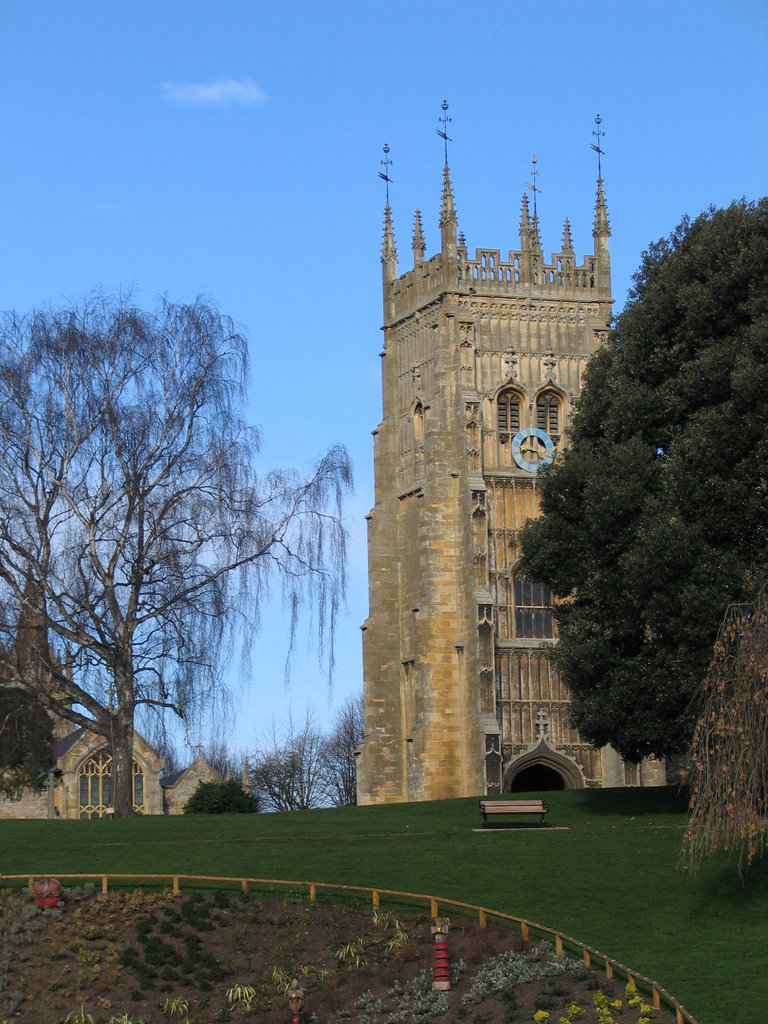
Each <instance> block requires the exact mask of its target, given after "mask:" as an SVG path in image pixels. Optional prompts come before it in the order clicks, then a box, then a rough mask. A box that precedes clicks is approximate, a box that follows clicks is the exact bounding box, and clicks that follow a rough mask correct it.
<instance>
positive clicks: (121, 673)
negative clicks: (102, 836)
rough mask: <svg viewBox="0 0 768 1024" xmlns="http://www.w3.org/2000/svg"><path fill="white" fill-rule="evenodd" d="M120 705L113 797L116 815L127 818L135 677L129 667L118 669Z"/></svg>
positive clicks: (114, 748)
mask: <svg viewBox="0 0 768 1024" xmlns="http://www.w3.org/2000/svg"><path fill="white" fill-rule="evenodd" d="M115 689H116V691H117V709H116V710H115V712H114V715H113V718H112V801H113V805H114V808H115V817H117V818H128V817H131V816H132V815H134V814H135V813H136V812H135V811H134V809H133V713H134V700H133V678H132V675H131V672H130V670H129V669H127V668H116V669H115Z"/></svg>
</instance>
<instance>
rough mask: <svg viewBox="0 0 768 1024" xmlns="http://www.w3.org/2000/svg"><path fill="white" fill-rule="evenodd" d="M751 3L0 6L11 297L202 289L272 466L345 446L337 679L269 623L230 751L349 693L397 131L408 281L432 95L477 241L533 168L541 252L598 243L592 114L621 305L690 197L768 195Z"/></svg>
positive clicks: (4, 231) (767, 16)
mask: <svg viewBox="0 0 768 1024" xmlns="http://www.w3.org/2000/svg"><path fill="white" fill-rule="evenodd" d="M766 54H768V6H766V4H765V3H764V2H763V0H754V2H751V0H730V2H725V0H723V2H716V0H699V2H691V0H681V2H677V3H674V2H672V3H670V2H669V0H667V2H665V3H660V2H657V0H650V2H646V3H644V4H625V3H622V2H620V0H614V2H612V3H611V2H605V0H593V2H591V3H588V4H575V3H573V2H562V0H550V2H549V3H547V4H528V5H522V4H496V5H488V4H483V5H479V4H478V5H472V4H469V3H467V2H466V0H462V2H456V0H442V2H439V3H438V2H433V0H417V2H413V0H410V2H403V0H391V2H389V3H386V4H384V3H374V2H368V0H356V2H347V0H339V2H336V0H328V2H326V3H319V2H318V3H315V2H309V0H296V2H294V3H292V4H291V3H276V2H269V3H266V2H258V0H252V2H246V0H216V2H208V0H159V2H158V0H151V2H150V0H110V2H109V3H105V2H104V0H82V2H76V0H48V2H40V0H0V115H1V116H2V140H3V147H2V149H3V159H2V164H1V165H0V167H1V169H0V181H1V182H2V187H1V188H0V244H1V245H2V249H3V257H4V258H3V260H2V273H0V309H17V310H19V311H28V310H30V309H32V308H33V307H35V306H36V305H40V304H48V303H51V302H52V303H54V304H60V303H62V302H65V301H69V300H77V299H78V298H79V297H81V296H82V295H84V294H85V293H86V292H88V291H90V290H92V289H93V288H96V287H101V288H105V289H107V290H115V289H126V288H132V289H133V291H134V294H135V296H136V298H137V300H138V301H139V302H140V303H142V304H144V305H149V306H151V305H153V304H154V301H155V298H156V297H157V296H158V295H159V294H168V295H169V297H171V298H172V299H174V300H178V301H184V300H187V299H192V298H194V297H195V296H196V295H198V294H201V293H202V294H205V295H207V296H208V297H210V298H211V299H213V300H214V301H215V302H216V303H217V304H218V306H219V307H220V308H221V309H222V310H223V311H224V312H225V313H228V314H229V315H230V316H232V317H233V318H234V319H235V320H236V322H238V323H239V324H241V325H242V327H243V329H244V331H245V332H246V334H247V336H248V338H249V340H250V347H251V366H252V382H251V388H250V416H251V418H252V420H253V421H254V422H257V423H260V424H261V425H262V428H263V441H264V443H263V449H262V455H261V461H262V466H263V467H264V468H267V467H270V466H286V467H287V466H294V467H297V468H308V467H310V466H311V464H312V462H313V460H314V459H315V458H316V457H317V456H319V455H320V454H321V452H322V451H324V450H325V449H326V448H327V447H328V446H329V445H330V444H333V443H335V442H341V443H343V444H345V445H346V446H347V448H348V449H349V451H350V453H351V456H352V459H353V463H354V467H355V477H356V491H355V495H354V497H353V499H352V500H351V501H350V503H349V509H348V512H349V529H350V535H351V586H350V593H349V608H348V613H347V614H346V615H345V616H344V618H343V621H342V622H341V625H340V629H339V636H338V650H337V662H338V667H337V677H336V683H335V688H334V690H333V693H332V694H329V692H328V689H327V686H326V683H325V681H324V678H323V675H322V672H321V670H320V669H319V668H318V667H317V665H316V664H315V662H314V661H313V659H312V658H307V659H305V658H304V657H303V656H301V654H302V653H303V652H300V656H299V657H298V658H297V660H296V663H295V665H294V670H293V676H292V682H291V684H290V687H289V688H288V689H287V690H286V689H285V687H284V686H283V655H284V650H285V634H286V630H285V627H284V625H283V621H282V615H281V613H280V609H279V607H278V608H275V609H274V610H273V611H272V612H271V613H269V614H268V615H267V616H266V619H265V628H264V632H263V634H262V638H261V641H260V643H259V645H258V648H257V650H255V652H254V657H253V670H252V673H251V676H250V678H248V679H241V678H239V676H238V673H237V672H235V671H233V673H232V678H233V681H234V683H235V687H236V689H237V690H238V692H239V694H240V704H239V710H238V714H237V716H236V722H235V726H234V729H233V731H232V733H231V742H232V743H233V745H237V746H245V745H249V744H251V743H252V741H253V737H254V735H255V733H256V732H257V731H261V730H263V729H264V727H265V726H267V725H268V724H269V722H270V719H271V718H272V717H273V716H275V717H276V718H277V719H278V721H279V720H281V719H282V718H283V717H284V716H285V714H286V713H287V709H288V707H289V706H292V708H293V711H294V713H295V714H299V715H302V714H303V713H304V708H305V706H306V705H307V703H308V702H312V703H313V704H314V705H315V707H316V711H317V714H318V717H319V719H320V721H321V724H322V723H323V722H325V721H327V720H328V719H329V718H330V717H331V716H332V715H333V712H334V709H335V708H336V707H337V706H338V704H339V703H340V701H341V700H343V699H344V697H345V696H346V695H347V694H348V693H353V692H356V691H359V689H360V688H361V685H362V683H361V680H362V659H361V650H360V630H359V627H360V625H361V623H362V622H363V620H364V619H365V616H366V614H367V590H366V587H367V583H366V551H365V520H364V517H365V514H366V513H367V512H368V510H369V508H370V506H371V504H372V501H373V480H372V447H371V436H370V433H371V430H372V429H373V428H374V427H375V426H376V425H377V423H378V420H379V416H380V408H381V406H380V394H379V385H380V379H379V351H380V347H381V336H380V332H379V329H380V325H381V294H380V281H381V274H380V264H379V252H380V243H381V232H382V211H383V206H384V192H383V184H382V182H381V181H380V180H379V179H378V176H377V173H378V171H379V169H380V165H379V161H380V159H381V156H382V146H383V144H384V143H385V142H386V143H388V144H389V145H390V147H391V152H390V158H391V159H392V161H393V164H392V167H391V170H390V176H391V178H392V180H393V184H392V186H391V192H390V197H391V203H392V207H393V213H394V220H395V232H396V238H397V243H398V248H399V252H400V261H401V269H402V270H405V269H407V268H408V265H409V259H410V239H411V226H412V219H413V212H414V209H415V208H416V207H419V208H420V209H421V211H422V215H423V219H424V228H425V234H426V239H427V255H431V254H432V253H433V252H434V251H435V249H436V247H437V244H438V240H439V232H438V227H437V221H438V210H439V201H440V186H441V169H442V160H443V151H442V143H441V141H440V139H439V138H438V137H437V135H436V133H435V129H436V128H437V127H438V123H437V118H438V116H439V115H440V113H441V111H440V103H441V101H442V100H443V99H444V98H445V99H446V100H447V101H448V103H449V104H450V106H449V110H448V115H449V116H450V117H451V118H452V121H451V124H450V126H449V134H450V136H451V138H452V140H453V141H452V143H451V146H450V154H449V159H450V163H451V168H452V175H453V183H454V194H455V198H456V207H457V211H458V216H459V227H460V229H461V230H463V231H464V233H465V235H466V238H467V243H468V246H469V248H470V250H473V249H474V248H475V247H477V246H483V247H492V248H499V249H501V250H502V251H504V250H508V249H511V248H516V247H517V245H518V235H517V228H518V222H519V210H520V199H521V195H522V193H523V190H524V188H525V184H526V182H528V181H530V167H531V155H532V154H533V153H535V154H536V156H537V158H538V164H537V166H538V170H539V179H538V181H539V186H540V188H541V194H540V196H539V201H538V208H539V215H540V221H541V225H542V240H543V244H544V249H545V251H547V252H551V251H553V250H557V249H558V248H559V246H560V240H561V232H562V222H563V218H564V217H566V216H568V217H569V218H570V220H571V224H572V228H573V236H574V244H575V248H576V250H577V252H578V253H579V254H580V255H582V254H584V253H586V252H588V251H590V246H591V222H592V213H593V203H594V185H595V177H596V163H595V156H594V154H593V153H592V152H591V150H590V143H591V142H592V141H594V140H593V138H592V135H591V133H592V131H593V129H594V117H595V114H597V113H600V114H601V116H602V119H603V129H604V130H605V133H606V134H605V139H604V141H603V148H604V150H605V154H606V155H605V158H604V163H603V174H604V178H605V182H606V194H607V199H608V205H609V213H610V219H611V226H612V230H613V238H612V247H611V252H612V260H613V271H614V277H613V283H614V296H615V299H616V306H615V309H616V311H617V312H618V311H619V310H620V309H621V307H622V306H623V304H624V299H625V296H626V291H627V288H628V287H629V284H630V281H631V276H632V273H633V272H634V271H635V270H636V268H637V266H638V264H639V261H640V256H641V253H642V251H643V250H644V249H645V248H646V247H647V245H648V243H649V242H651V241H654V240H656V239H657V238H659V237H660V236H662V235H665V234H668V233H669V232H670V231H671V230H672V228H673V227H674V226H675V225H676V224H677V223H678V221H679V220H680V218H681V216H682V215H683V214H684V213H689V214H691V215H695V214H696V213H698V212H700V211H701V210H702V209H704V208H706V207H707V206H709V205H710V204H715V205H718V206H720V205H725V204H728V203H729V202H731V201H732V200H733V199H736V198H740V197H742V196H746V197H747V198H750V199H753V198H757V197H758V196H760V195H764V194H766V192H767V191H768V189H767V188H766V172H767V171H768V130H767V129H768V125H767V124H766V119H767V116H768V115H767V114H766V111H768V74H767V73H766V70H765V69H766Z"/></svg>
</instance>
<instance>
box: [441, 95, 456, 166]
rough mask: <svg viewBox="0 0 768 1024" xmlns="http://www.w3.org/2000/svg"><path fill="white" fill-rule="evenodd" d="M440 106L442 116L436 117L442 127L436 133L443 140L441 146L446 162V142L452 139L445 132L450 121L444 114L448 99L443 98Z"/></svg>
mask: <svg viewBox="0 0 768 1024" xmlns="http://www.w3.org/2000/svg"><path fill="white" fill-rule="evenodd" d="M440 106H441V108H442V111H443V116H442V117H438V119H437V120H438V121H439V122H440V124H441V125H442V126H443V128H442V131H441V130H440V129H439V128H438V129H437V134H438V135H439V136H440V138H441V139H442V140H443V146H444V147H445V162H446V163H448V143H449V142H452V141H453V140H452V139H449V138H448V133H447V132H446V128H447V127H448V125H449V124H450V123H451V118H450V117H448V115H447V114H446V110H447V109H448V100H443V102H442V103H441V104H440Z"/></svg>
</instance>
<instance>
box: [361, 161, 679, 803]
mask: <svg viewBox="0 0 768 1024" xmlns="http://www.w3.org/2000/svg"><path fill="white" fill-rule="evenodd" d="M534 185H535V181H534ZM535 198H536V192H535V191H534V209H533V211H531V210H530V208H529V203H528V197H527V195H524V196H523V201H522V212H521V219H520V246H519V249H516V250H513V251H510V252H509V253H508V255H505V256H504V257H502V254H501V252H500V250H498V249H477V250H475V252H474V254H471V253H470V251H469V250H468V248H467V245H466V243H465V240H464V235H463V233H462V232H459V230H458V219H457V214H456V209H455V206H454V196H453V189H452V184H451V175H450V170H449V166H448V161H447V153H446V163H445V167H444V170H443V186H442V203H441V211H440V250H439V252H437V253H436V254H435V255H434V256H432V257H431V258H429V259H425V242H424V234H423V230H422V222H421V215H420V213H419V211H418V210H417V211H416V215H415V218H414V227H413V240H412V250H413V263H412V269H410V270H408V271H406V272H405V273H402V274H398V259H397V252H396V249H395V238H394V231H393V226H392V212H391V209H390V206H389V202H387V206H386V209H385V213H384V241H383V246H382V253H381V263H382V277H383V281H382V284H383V293H384V346H383V351H382V353H381V359H382V391H383V416H382V421H381V423H380V425H379V427H378V428H377V429H376V430H375V431H374V439H375V440H374V466H375V504H374V507H373V510H372V511H371V513H370V516H369V536H368V560H369V605H370V613H369V617H368V619H367V621H366V623H365V624H364V626H363V652H364V705H365V738H364V740H363V744H362V747H361V752H360V757H359V758H358V800H359V802H360V803H378V802H390V801H405V800H427V799H441V798H446V797H459V796H468V795H473V794H483V793H499V792H507V791H510V790H513V789H517V790H521V789H542V788H559V787H562V786H565V787H567V788H575V787H582V786H601V785H625V784H627V783H629V784H633V783H634V784H654V783H655V784H659V783H662V784H663V782H664V779H663V777H662V776H663V770H662V767H661V766H658V765H651V764H647V765H642V766H640V767H634V766H625V765H624V764H623V762H621V761H620V759H619V758H618V756H617V754H616V753H615V752H614V751H613V750H612V749H610V748H605V749H604V750H602V751H601V750H597V749H595V748H593V747H592V746H591V745H589V744H587V743H585V742H584V741H583V740H582V739H581V738H580V737H579V735H578V733H577V732H576V731H575V730H574V729H573V728H572V727H571V726H570V724H569V719H568V706H569V695H568V692H567V690H566V688H565V687H564V686H563V684H562V682H561V681H560V680H559V678H558V676H557V673H556V671H555V670H554V668H553V666H552V665H551V664H550V662H549V660H548V659H547V657H546V655H545V654H543V653H542V652H541V649H540V648H541V645H542V642H543V643H551V642H552V641H553V640H555V639H556V635H555V624H554V621H553V616H552V599H551V594H550V592H549V590H548V589H547V588H546V587H544V586H543V585H542V584H540V583H538V582H536V581H535V580H531V579H528V578H527V577H525V576H524V575H523V574H522V572H520V571H519V569H518V562H519V558H520V530H521V528H522V526H523V524H524V523H525V521H526V519H528V518H529V517H531V516H535V515H537V514H538V510H539V490H538V486H537V483H538V473H539V470H540V469H541V467H542V466H544V465H546V464H547V463H548V462H549V461H551V460H552V458H554V457H556V454H557V450H558V447H559V446H560V445H562V444H565V443H566V435H565V430H566V426H567V424H568V421H569V417H570V414H571V409H572V406H573V402H574V400H575V399H576V398H577V397H578V394H579V389H580V386H581V380H582V375H583V373H584V368H585V366H586V364H587V361H588V360H589V358H590V356H591V355H592V354H593V352H594V351H595V350H596V348H597V347H598V346H599V345H600V344H601V343H602V342H603V340H604V339H605V338H606V336H607V331H608V324H609V321H610V319H611V307H612V298H611V264H610V255H609V250H608V240H609V236H610V229H609V225H608V214H607V209H606V201H605V194H604V190H603V179H602V177H598V181H597V195H596V201H595V215H594V227H593V232H592V234H593V252H592V255H589V256H586V257H585V258H584V259H583V260H582V261H579V260H577V257H576V254H575V251H574V246H573V241H572V238H571V229H570V225H569V222H568V220H566V221H565V224H564V227H563V238H562V246H561V250H560V252H557V253H555V254H554V255H553V256H552V258H551V259H550V260H549V261H547V260H545V257H544V253H543V250H542V243H541V239H540V237H539V223H538V217H537V215H536V208H535ZM643 772H644V773H645V776H644V777H641V773H643ZM633 773H634V774H633Z"/></svg>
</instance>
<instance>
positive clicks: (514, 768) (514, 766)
mask: <svg viewBox="0 0 768 1024" xmlns="http://www.w3.org/2000/svg"><path fill="white" fill-rule="evenodd" d="M584 786H585V783H584V776H583V774H582V772H581V769H580V768H579V766H578V765H577V764H576V762H575V761H574V760H573V758H570V757H566V755H565V754H561V753H560V752H559V751H557V750H555V749H554V748H553V747H551V746H550V745H549V744H548V743H547V741H546V740H545V739H541V740H540V741H539V743H538V744H537V745H536V746H535V747H534V748H533V750H529V751H527V752H526V753H525V754H522V755H521V756H520V757H518V758H517V759H516V760H514V761H513V762H512V763H511V764H510V765H509V766H508V767H507V770H506V772H505V773H504V792H505V793H525V792H532V791H539V790H554V789H584Z"/></svg>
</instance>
